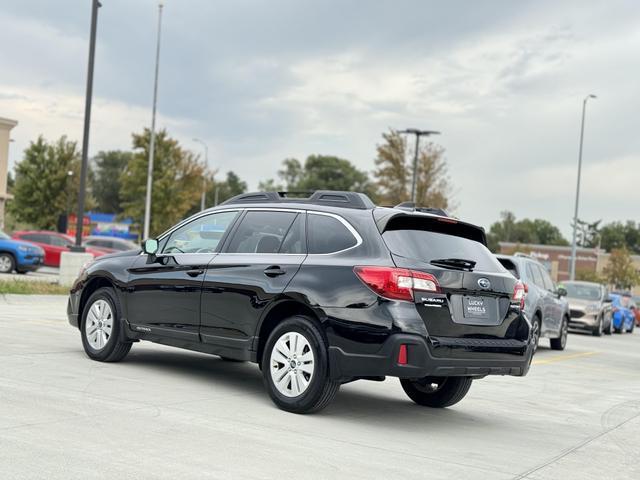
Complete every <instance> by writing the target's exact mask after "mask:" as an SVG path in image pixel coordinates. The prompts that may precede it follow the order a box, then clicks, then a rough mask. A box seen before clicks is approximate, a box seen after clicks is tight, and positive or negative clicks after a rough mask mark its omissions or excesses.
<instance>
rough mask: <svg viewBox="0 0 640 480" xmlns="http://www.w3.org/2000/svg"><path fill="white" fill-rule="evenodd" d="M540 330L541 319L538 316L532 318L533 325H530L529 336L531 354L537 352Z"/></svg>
mask: <svg viewBox="0 0 640 480" xmlns="http://www.w3.org/2000/svg"><path fill="white" fill-rule="evenodd" d="M541 330H542V319H541V318H540V316H539V315H537V314H536V316H534V317H533V323H532V324H531V335H532V337H533V354H534V355H535V353H536V352H537V351H538V345H540V332H541Z"/></svg>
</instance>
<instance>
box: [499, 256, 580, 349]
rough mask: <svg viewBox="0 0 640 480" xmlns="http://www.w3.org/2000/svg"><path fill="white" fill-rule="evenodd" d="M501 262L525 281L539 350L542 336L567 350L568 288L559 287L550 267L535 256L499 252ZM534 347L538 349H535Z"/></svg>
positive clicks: (553, 346) (556, 346)
mask: <svg viewBox="0 0 640 480" xmlns="http://www.w3.org/2000/svg"><path fill="white" fill-rule="evenodd" d="M497 257H498V261H499V262H500V263H501V264H502V265H503V266H504V267H505V268H506V269H507V270H508V271H509V272H511V274H512V275H513V276H514V277H516V278H517V279H519V280H521V281H522V282H523V283H524V288H525V292H526V293H527V295H526V300H525V307H524V311H525V314H526V315H527V318H529V320H530V322H531V328H532V329H533V333H532V335H533V337H534V345H535V349H537V348H538V342H539V340H540V338H543V337H545V338H549V339H550V345H551V348H552V349H554V350H564V349H565V347H566V345H567V336H568V332H569V321H570V314H569V303H568V302H567V300H566V298H564V297H565V296H566V295H567V291H566V290H565V289H564V288H562V287H556V285H555V284H554V283H553V280H551V277H550V276H549V272H547V269H546V268H545V267H544V266H543V265H542V264H541V263H540V262H538V261H537V260H535V259H534V258H532V257H530V256H528V255H525V254H522V253H516V254H515V255H511V256H508V255H497ZM535 349H534V351H535Z"/></svg>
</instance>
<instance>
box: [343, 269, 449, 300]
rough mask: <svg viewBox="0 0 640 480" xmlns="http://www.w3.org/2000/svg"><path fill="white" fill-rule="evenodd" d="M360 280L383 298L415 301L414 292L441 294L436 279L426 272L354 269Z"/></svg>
mask: <svg viewBox="0 0 640 480" xmlns="http://www.w3.org/2000/svg"><path fill="white" fill-rule="evenodd" d="M353 271H354V272H355V274H356V275H357V276H358V278H359V279H360V280H361V281H362V282H363V283H364V284H365V285H367V286H368V287H369V288H370V289H371V290H373V291H374V292H375V293H377V294H378V295H380V296H381V297H385V298H389V299H392V300H406V301H408V302H412V301H413V291H414V290H418V291H422V292H439V291H440V285H439V284H438V281H437V280H436V278H435V277H434V276H433V275H431V274H429V273H424V272H418V271H415V270H409V269H406V268H393V267H354V268H353Z"/></svg>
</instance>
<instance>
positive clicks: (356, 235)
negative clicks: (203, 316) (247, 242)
mask: <svg viewBox="0 0 640 480" xmlns="http://www.w3.org/2000/svg"><path fill="white" fill-rule="evenodd" d="M245 211H246V212H250V211H258V212H291V213H306V214H308V215H324V216H325V217H333V218H335V219H336V220H338V221H339V222H340V223H342V224H343V225H344V226H345V228H346V229H347V230H348V231H349V233H351V235H353V237H354V238H355V240H356V244H355V245H353V246H351V247H349V248H343V249H342V250H337V251H335V252H328V253H235V252H233V253H232V252H218V253H214V254H216V255H287V256H292V255H293V256H300V255H305V256H311V257H316V256H326V255H335V254H338V253H342V252H346V251H348V250H351V249H353V248H357V247H359V246H360V245H362V237H361V236H360V234H359V233H358V231H357V230H356V229H355V228H354V227H353V225H351V224H350V223H349V222H348V221H347V220H346V219H344V218H343V217H342V216H340V215H337V214H335V213H329V212H320V211H317V210H304V209H299V208H269V207H245V208H243V207H241V208H225V209H222V210H215V211H205V212H201V213H200V214H197V215H196V216H194V217H190V218H188V219H185V220H183V221H182V222H180V223H178V224H177V225H175V226H173V227H172V228H170V229H169V230H166V231H165V232H164V233H162V234H161V235H160V236H159V237H158V238H157V240H158V242H161V241H162V240H164V239H165V237H167V236H169V235H171V234H172V233H173V232H175V231H176V230H178V229H179V228H181V227H183V226H184V225H188V224H189V223H191V222H195V221H196V220H199V219H200V218H202V217H205V216H207V215H215V214H217V213H226V212H239V213H240V214H242V212H245ZM225 233H226V232H225ZM307 234H308V232H307ZM140 255H146V253H144V251H143V252H140ZM173 255H180V253H179V252H178V253H175V254H173ZM188 255H212V253H204V252H203V253H196V252H194V253H189V254H188Z"/></svg>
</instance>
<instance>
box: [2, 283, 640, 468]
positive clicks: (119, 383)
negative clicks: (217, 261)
mask: <svg viewBox="0 0 640 480" xmlns="http://www.w3.org/2000/svg"><path fill="white" fill-rule="evenodd" d="M65 304H66V298H63V297H55V296H52V297H20V296H5V297H0V339H1V343H0V413H1V415H0V478H3V479H5V478H6V479H10V478H47V479H58V478H59V479H71V478H78V479H80V478H81V479H88V478H109V479H111V478H119V479H124V478H167V479H169V478H171V479H174V478H219V479H234V478H238V479H250V478H260V479H267V478H274V479H283V478H295V479H316V478H317V479H324V478H349V479H372V478H384V479H392V478H402V479H414V478H415V479H418V478H420V479H422V478H429V479H440V478H442V479H445V478H456V479H458V478H466V479H477V478H480V479H483V478H486V479H503V478H505V479H507V478H528V479H562V480H571V479H580V480H584V479H607V478H611V479H623V478H629V479H638V478H640V462H639V460H638V453H637V451H638V448H639V445H640V353H639V352H640V335H638V334H637V333H636V334H634V335H629V334H626V335H615V336H613V337H610V336H606V337H602V338H596V337H592V336H590V335H580V334H572V335H571V336H570V338H569V342H568V347H567V350H566V351H564V352H555V351H552V350H549V349H547V348H542V349H541V350H540V351H539V352H538V354H536V357H535V360H534V365H533V366H532V369H531V372H530V373H529V375H528V376H527V377H525V378H513V377H492V378H489V379H485V380H481V381H477V382H474V384H473V385H472V387H471V391H470V393H469V395H468V396H467V397H466V398H465V399H464V400H463V401H462V402H461V403H460V404H458V405H456V406H454V407H451V408H449V409H443V410H434V409H428V408H424V407H419V406H416V405H414V404H413V403H411V402H410V401H409V399H408V398H407V397H406V396H405V395H404V393H403V391H402V389H401V388H400V385H399V383H398V381H397V380H395V379H392V378H389V379H387V381H385V382H383V383H377V382H365V381H360V382H354V383H352V384H348V385H344V386H343V387H342V389H341V391H340V393H339V394H338V396H337V397H336V400H335V402H334V403H333V404H332V405H330V406H329V407H328V408H327V409H326V410H324V411H322V412H321V413H319V414H316V415H293V414H290V413H286V412H282V411H280V410H277V409H276V408H275V407H274V406H273V404H272V403H271V401H270V400H269V398H268V396H267V394H266V392H265V390H264V388H263V386H262V378H261V376H260V372H259V370H258V369H257V367H256V366H255V365H252V364H249V363H244V364H242V363H228V362H223V361H221V360H219V359H218V358H217V357H212V356H207V355H202V354H198V353H191V352H186V351H182V350H177V349H172V348H170V347H163V346H156V345H152V344H148V343H140V344H135V345H134V346H133V349H132V350H131V353H130V355H129V356H128V357H127V358H126V359H125V360H124V361H123V362H121V363H115V364H107V363H98V362H93V361H91V360H89V359H88V358H87V357H86V356H85V355H84V353H83V351H82V347H81V344H80V337H79V334H78V331H77V330H75V329H73V328H72V327H71V326H69V325H68V324H67V322H66V318H65ZM542 344H543V345H544V346H546V345H548V341H546V340H542Z"/></svg>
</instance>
